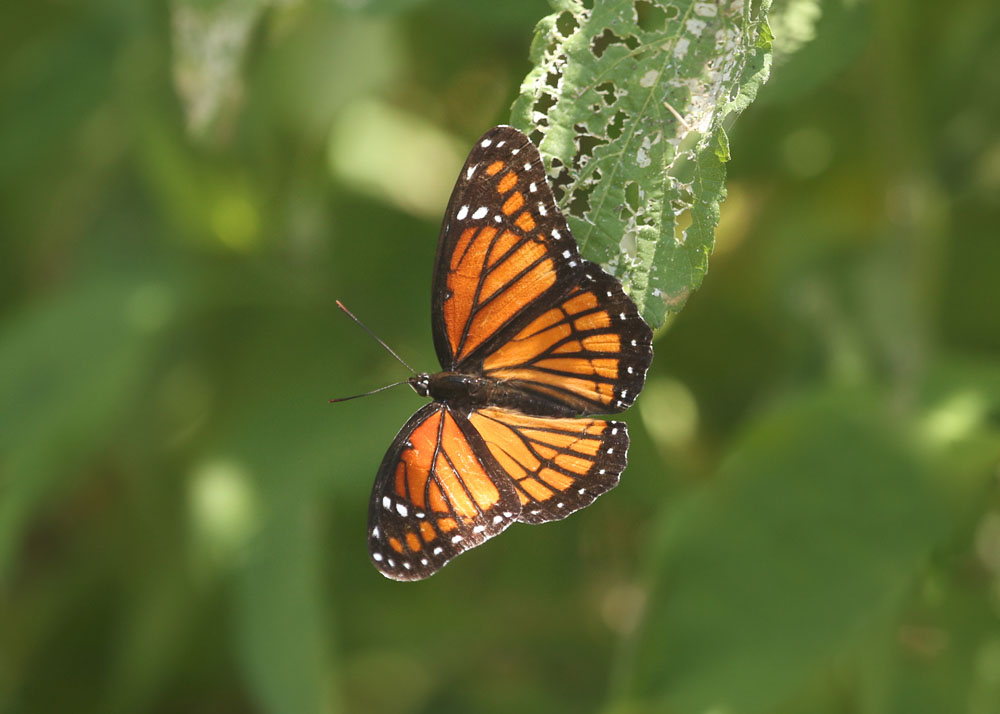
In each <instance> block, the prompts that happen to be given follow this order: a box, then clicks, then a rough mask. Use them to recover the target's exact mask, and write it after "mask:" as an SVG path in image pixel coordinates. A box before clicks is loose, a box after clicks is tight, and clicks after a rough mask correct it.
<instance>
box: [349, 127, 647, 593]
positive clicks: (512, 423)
mask: <svg viewBox="0 0 1000 714" xmlns="http://www.w3.org/2000/svg"><path fill="white" fill-rule="evenodd" d="M341 307H343V306H341ZM431 308H432V321H433V324H432V329H433V335H434V347H435V349H436V351H437V355H438V360H439V361H440V363H441V366H442V371H441V372H438V373H436V374H417V375H416V376H414V377H411V378H410V379H408V380H407V383H408V384H409V385H410V386H411V387H412V388H413V389H414V390H415V391H416V392H417V393H418V394H419V395H421V396H424V397H430V398H432V399H433V400H434V401H433V402H431V403H430V404H428V405H426V406H424V407H423V408H421V409H420V410H418V411H417V413H416V414H414V415H413V416H412V417H411V418H410V420H409V421H407V422H406V424H405V425H404V426H403V428H402V429H401V430H400V432H399V434H397V435H396V438H395V439H393V442H392V444H391V445H390V447H389V450H388V451H387V452H386V455H385V458H384V459H383V460H382V464H381V465H380V466H379V469H378V475H377V476H376V479H375V485H374V488H373V490H372V496H371V501H370V504H369V508H368V551H369V554H370V556H371V559H372V562H373V563H374V565H375V567H376V568H377V569H378V570H379V571H380V572H381V573H382V574H383V575H385V576H386V577H389V578H392V579H395V580H420V579H422V578H426V577H428V576H430V575H433V574H434V573H435V572H437V571H438V570H439V569H440V568H441V567H442V566H444V565H445V564H446V563H447V562H448V561H450V560H451V559H452V558H454V557H455V556H457V555H459V554H460V553H462V552H464V551H466V550H469V549H470V548H473V547H475V546H477V545H479V544H481V543H483V542H484V541H486V540H488V539H489V538H492V537H493V536H495V535H497V534H498V533H500V532H502V531H503V530H505V529H506V528H507V527H508V526H510V525H511V524H512V523H514V522H515V521H517V522H521V523H544V522H546V521H553V520H559V519H561V518H565V517H566V516H568V515H569V514H570V513H573V512H574V511H577V510H579V509H581V508H584V507H585V506H588V505H590V504H591V503H592V502H593V501H594V499H596V498H597V497H598V496H600V495H601V494H602V493H605V492H606V491H608V490H610V489H612V488H614V487H615V486H616V485H617V484H618V479H619V475H620V474H621V472H622V470H623V469H624V468H625V464H626V452H627V450H628V445H629V438H628V431H627V429H626V426H625V423H624V422H618V421H605V420H602V419H592V418H578V417H587V416H591V415H596V414H611V413H616V412H621V411H624V410H625V409H627V408H628V407H629V406H631V405H632V403H633V402H634V401H635V398H636V397H637V396H638V394H639V392H640V390H641V389H642V387H643V383H644V382H645V378H646V370H647V368H648V367H649V364H650V361H651V360H652V357H653V348H652V332H651V330H650V329H649V326H648V325H647V324H646V323H645V322H644V321H643V319H642V317H640V315H639V312H638V310H637V309H636V306H635V303H633V302H632V300H631V299H630V298H629V297H628V296H627V295H626V294H625V291H624V290H623V289H622V286H621V284H620V283H619V282H618V281H617V280H616V279H615V278H613V277H612V276H610V275H608V274H607V273H606V272H604V270H602V269H601V268H600V267H599V266H598V265H597V264H595V263H592V262H590V261H587V260H584V259H583V258H582V257H581V256H580V253H579V251H578V250H577V246H576V241H575V240H574V239H573V236H572V235H571V234H570V231H569V226H568V225H567V224H566V219H565V218H564V217H563V215H562V213H561V212H560V210H559V208H558V207H557V206H556V203H555V198H554V196H553V193H552V189H551V187H550V186H549V183H548V179H547V177H546V175H545V168H544V165H543V164H542V160H541V157H540V156H539V153H538V149H537V148H535V146H534V145H533V144H532V143H531V141H530V140H529V139H528V137H527V136H525V135H524V134H523V133H521V132H520V131H518V130H517V129H514V128H513V127H509V126H497V127H494V128H493V129H490V130H489V131H488V132H486V134H484V135H483V136H482V137H481V138H480V139H479V141H477V142H476V144H475V146H474V147H473V149H472V151H471V152H470V154H469V157H468V159H467V160H466V162H465V165H464V166H463V167H462V171H461V173H460V174H459V177H458V181H457V183H456V184H455V189H454V191H453V192H452V195H451V199H450V200H449V202H448V208H447V212H446V214H445V219H444V223H443V225H442V228H441V235H440V238H439V240H438V251H437V258H436V260H435V265H434V277H433V284H432V305H431ZM345 312H346V308H345ZM348 314H349V315H350V313H348ZM351 317H353V315H351ZM355 319H356V318H355ZM379 341H380V342H381V340H379ZM383 344H384V343H383ZM390 351H391V350H390ZM393 354H395V353H393ZM401 361H402V360H401ZM404 364H405V363H404Z"/></svg>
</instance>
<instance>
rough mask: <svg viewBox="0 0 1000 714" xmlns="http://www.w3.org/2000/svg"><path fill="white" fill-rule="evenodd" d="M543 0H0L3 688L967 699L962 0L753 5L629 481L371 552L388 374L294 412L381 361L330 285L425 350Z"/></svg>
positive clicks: (113, 692) (183, 708)
mask: <svg viewBox="0 0 1000 714" xmlns="http://www.w3.org/2000/svg"><path fill="white" fill-rule="evenodd" d="M220 7H221V8H222V9H223V10H225V12H226V13H228V14H226V15H225V21H224V22H221V23H218V25H217V26H215V27H214V30H212V31H207V30H204V28H203V27H201V26H199V24H198V17H202V16H203V15H199V13H210V12H213V11H219V8H220ZM234 8H236V9H234ZM548 11H549V8H548V5H547V4H546V3H544V2H542V1H541V0H537V1H535V0H531V1H529V0H519V1H518V2H505V3H502V4H501V3H493V2H485V0H484V1H482V2H480V1H477V2H467V1H460V0H437V1H430V0H427V1H425V2H418V1H416V0H410V1H405V0H397V1H396V2H381V3H377V2H370V3H364V2H346V1H345V2H343V3H337V2H332V0H327V1H323V2H320V1H319V0H316V1H314V2H283V3H275V4H263V3H247V4H241V3H222V4H220V3H218V2H207V1H205V2H189V3H181V2H176V3H172V4H164V3H154V2H135V1H134V0H94V1H92V2H87V3H67V2H54V1H46V2H27V1H26V0H9V1H8V2H6V3H5V4H4V9H3V20H2V22H0V249H2V253H0V300H2V302H0V712H3V713H4V714H6V713H7V712H14V713H18V714H20V713H22V712H24V713H31V714H34V713H35V712H68V711H72V712H113V713H116V712H262V713H267V714H270V713H272V712H273V713H288V714H296V713H299V712H302V713H307V712H339V711H345V712H379V713H381V712H387V713H397V712H398V713H403V712H442V713H443V712H452V711H455V712H458V711H463V712H515V711H517V712H581V711H585V712H614V713H615V714H626V713H627V714H632V713H633V712H636V713H638V712H647V711H650V712H651V711H658V712H659V711H662V712H671V713H677V714H687V713H689V712H690V713H692V714H741V713H744V712H774V713H778V714H783V713H785V712H788V713H791V712H818V713H820V714H824V713H830V714H833V713H848V712H863V713H875V712H900V713H906V714H920V713H923V712H926V713H927V714H952V713H955V712H968V713H969V714H990V713H995V712H997V711H1000V619H998V617H1000V498H998V494H997V490H996V478H997V462H998V458H1000V362H998V356H1000V309H998V308H1000V300H998V285H997V283H998V278H1000V239H998V237H1000V231H998V219H1000V210H998V209H1000V132H998V127H1000V72H998V71H997V68H998V67H1000V41H998V40H997V38H998V37H1000V11H998V9H997V6H996V5H995V3H992V2H986V1H983V2H973V1H963V0H958V1H957V2H952V3H948V4H947V5H946V6H945V5H942V4H941V3H937V2H929V1H922V2H903V0H877V1H872V2H860V1H859V2H843V3H841V2H828V3H823V4H822V5H821V6H818V5H816V4H814V3H811V2H801V1H794V0H789V2H787V3H783V4H778V5H776V6H775V9H774V14H773V16H772V20H773V27H774V32H775V38H776V40H775V48H776V55H775V65H774V69H773V72H772V77H771V80H770V81H769V83H768V84H767V85H766V86H765V88H764V89H763V90H762V91H761V93H760V96H759V98H758V101H757V102H755V103H754V104H753V105H751V106H750V108H749V109H748V110H747V111H746V112H745V113H744V114H743V116H742V117H741V118H740V119H739V121H738V122H737V123H736V124H735V125H734V126H733V127H732V128H731V131H730V144H731V148H732V154H733V160H732V162H731V163H730V165H729V180H728V189H729V198H728V199H727V201H726V202H725V203H724V205H723V211H722V222H721V224H720V226H719V229H718V233H717V247H716V251H715V254H714V256H713V258H712V261H711V269H710V271H709V273H708V276H707V277H706V279H705V282H704V285H703V287H702V288H701V289H700V290H699V291H698V292H697V293H695V294H694V295H693V296H692V298H691V300H690V302H689V304H688V305H687V307H686V308H685V309H684V310H683V311H682V312H681V314H680V315H679V316H678V317H677V318H676V320H674V321H673V322H672V324H670V325H668V327H667V328H665V329H664V330H662V331H661V333H660V334H659V335H658V338H657V341H656V343H655V350H656V358H655V361H654V364H653V367H652V369H651V370H650V373H649V381H648V384H647V388H646V390H645V392H644V393H643V395H642V397H641V398H640V399H639V402H638V404H637V406H636V408H634V409H633V410H631V412H630V413H629V414H628V421H629V424H630V426H631V434H632V447H631V450H630V464H629V467H628V468H627V470H626V471H625V473H624V475H623V478H622V483H621V485H620V486H619V487H618V488H617V489H616V490H615V491H613V492H612V493H610V494H608V495H607V496H605V497H603V498H601V499H600V500H599V501H598V502H597V503H595V504H594V505H593V506H591V507H590V508H588V509H586V510H585V511H583V512H581V513H578V514H576V515H574V516H573V517H571V518H570V519H568V520H567V521H565V522H560V523H554V524H548V525H544V526H515V527H513V528H511V529H510V530H509V531H507V532H506V533H505V534H504V535H503V536H502V537H500V538H497V539H496V540H494V541H492V542H490V543H488V544H486V545H485V546H483V547H481V548H478V549H476V550H475V551H473V552H471V553H468V554H466V555H464V556H462V557H461V558H459V559H458V560H457V561H456V562H454V563H453V564H451V565H449V566H448V567H447V568H445V569H444V570H443V571H441V572H440V573H439V574H437V575H435V576H434V577H433V578H431V579H430V580H428V581H425V582H420V583H415V584H400V583H394V582H390V581H388V580H385V579H384V578H383V577H382V576H380V575H379V574H378V573H377V572H376V571H375V570H374V569H373V568H372V567H371V565H370V564H369V562H368V556H367V553H366V549H365V536H364V533H365V518H366V513H367V507H368V503H367V501H368V495H369V491H370V488H371V483H372V479H373V476H374V472H375V469H376V467H377V465H378V463H379V461H380V460H381V458H382V455H383V453H384V450H385V448H386V447H387V446H388V444H389V442H390V440H391V439H392V437H393V436H394V434H395V432H396V430H397V429H398V428H399V426H401V425H402V423H403V422H404V421H405V419H406V418H407V416H408V415H409V414H410V413H412V412H413V411H414V410H415V409H416V408H417V407H418V406H419V404H420V403H421V402H420V400H419V399H418V398H417V397H416V396H415V395H413V394H412V393H411V392H410V391H409V390H407V389H405V388H400V389H398V390H393V391H390V392H387V393H384V394H380V395H378V396H373V397H370V398H368V399H366V400H364V401H356V402H349V403H346V404H338V405H329V404H327V403H326V400H327V399H328V398H330V397H336V396H345V395H348V394H353V393H356V392H360V391H364V390H367V389H370V388H374V387H377V386H380V385H382V384H385V383H388V382H391V381H396V380H399V379H403V378H405V377H406V376H407V375H406V372H405V371H404V370H403V368H402V367H401V366H400V365H399V364H397V363H396V362H395V361H394V360H392V358H391V357H389V356H388V355H387V354H385V353H384V352H382V351H381V350H380V349H379V348H378V346H377V345H375V344H374V343H373V342H372V341H371V340H370V339H369V338H368V337H367V336H365V334H364V333H363V332H362V331H361V330H359V329H358V328H357V327H355V326H353V325H352V324H351V323H350V322H349V321H348V320H347V319H346V318H345V317H344V316H343V315H341V314H340V313H339V312H338V311H337V309H336V307H335V305H334V300H335V299H340V300H342V301H344V302H345V303H346V304H347V305H348V306H349V307H351V308H352V309H353V310H354V311H355V312H356V313H357V314H358V315H359V316H360V317H361V318H362V319H364V320H365V321H366V322H367V323H368V324H369V325H370V326H371V327H372V328H373V329H375V330H376V331H377V332H378V333H379V334H380V335H381V336H382V337H383V338H384V339H385V340H386V341H388V342H389V343H390V344H391V345H392V346H393V347H394V348H395V349H396V350H397V351H399V352H400V353H401V354H402V355H403V356H404V357H405V358H406V359H407V361H409V362H410V363H411V364H414V366H416V367H418V368H420V369H425V370H433V369H434V368H435V367H436V365H435V360H434V353H433V348H432V343H431V337H430V329H429V324H430V323H429V311H430V296H429V294H428V290H429V284H430V269H431V265H432V262H433V256H434V250H435V242H436V238H437V232H438V227H439V221H440V214H441V212H442V210H443V207H444V201H445V200H446V198H447V195H448V192H449V191H450V187H451V183H452V182H453V180H454V177H455V175H456V173H457V170H458V168H459V166H460V165H461V161H462V160H463V158H464V152H465V151H466V150H467V149H468V147H469V146H470V145H471V142H472V141H473V140H474V139H475V138H476V137H477V136H479V134H481V133H482V132H483V131H485V130H486V129H487V128H488V127H490V126H492V125H493V124H496V123H500V122H503V121H506V120H507V119H508V117H509V114H508V111H509V107H510V103H511V101H512V100H513V99H514V97H515V96H516V94H517V90H518V86H519V82H520V80H521V78H522V77H524V75H525V74H526V73H527V71H528V70H529V69H530V67H529V65H528V61H527V52H528V47H529V44H530V41H531V35H532V27H533V25H534V23H535V22H536V21H537V20H538V19H539V18H540V17H541V16H542V15H544V14H545V13H547V12H548ZM199 28H201V29H199ZM241 28H242V29H241ZM244 42H245V51H244V45H243V44H242V43H244ZM178 87H180V90H178Z"/></svg>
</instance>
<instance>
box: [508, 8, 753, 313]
mask: <svg viewBox="0 0 1000 714" xmlns="http://www.w3.org/2000/svg"><path fill="white" fill-rule="evenodd" d="M553 6H554V7H555V8H556V9H557V10H558V12H557V13H555V14H553V15H549V16H548V17H546V18H544V19H543V20H542V21H541V22H540V23H539V24H538V27H537V30H536V35H535V39H534V42H533V43H532V49H531V59H532V62H533V63H534V65H535V68H534V69H533V70H532V71H531V72H530V73H529V74H528V76H527V77H526V78H525V80H524V83H523V84H522V86H521V94H520V96H519V97H518V99H517V100H516V102H515V103H514V107H513V110H512V121H513V123H514V125H515V126H518V127H520V128H521V129H523V130H525V131H528V132H529V133H530V134H532V136H533V138H535V139H536V140H537V141H538V143H539V148H540V149H541V152H542V156H543V157H544V158H545V160H546V162H547V164H548V169H549V176H550V177H551V178H552V180H553V185H554V186H555V189H556V197H557V200H558V202H559V205H560V207H561V208H562V209H563V211H564V212H565V213H566V214H567V219H568V221H569V224H570V228H571V229H572V230H573V234H574V235H575V236H576V240H577V242H578V243H579V244H580V250H581V252H582V253H583V255H584V256H585V257H587V258H589V259H591V260H594V261H596V262H598V263H601V264H602V265H603V266H604V267H605V268H606V269H608V270H609V271H610V272H612V273H613V274H615V275H616V276H617V277H618V278H619V279H621V280H622V282H623V284H624V285H625V287H626V289H627V290H628V291H629V293H630V294H631V295H632V297H633V298H634V299H635V301H636V304H637V305H638V306H639V309H640V311H641V312H642V315H643V317H644V318H645V319H646V321H647V322H649V323H650V324H651V325H653V326H654V327H657V326H660V325H662V324H663V323H664V322H665V320H666V319H667V316H668V314H669V313H671V312H676V311H677V310H679V309H680V308H681V306H682V305H683V304H684V302H685V300H686V299H687V296H688V295H689V294H690V293H691V291H692V290H694V289H695V288H696V287H698V285H699V284H700V283H701V280H702V278H703V276H704V274H705V272H706V270H707V268H708V256H709V254H710V253H711V250H712V246H713V243H714V233H715V225H716V223H718V217H719V203H720V201H721V200H722V199H723V198H724V196H725V187H724V183H723V180H724V178H725V169H724V164H725V162H726V161H727V160H728V158H729V150H728V144H727V140H726V135H725V131H724V130H723V123H724V122H725V121H726V120H727V119H731V118H732V117H733V116H734V115H735V114H738V113H739V112H740V111H742V110H743V109H744V108H745V107H746V106H747V105H748V104H749V103H750V101H752V100H753V98H754V96H755V95H756V92H757V89H758V87H760V85H761V84H762V83H763V82H764V80H765V79H766V78H767V74H768V70H769V67H770V44H771V34H770V30H769V29H768V26H767V22H766V19H765V18H766V13H767V9H768V7H769V6H770V0H760V1H759V2H757V3H749V2H747V3H744V2H743V0H736V1H734V2H727V3H720V4H716V3H708V2H693V1H692V0H686V1H685V0H681V1H679V2H670V3H667V2H663V1H661V0H655V1H649V2H646V1H643V0H640V1H639V2H635V3H633V2H632V1H631V0H627V1H626V0H618V1H615V2H600V3H595V4H594V7H593V8H587V7H585V6H584V5H583V3H581V2H579V1H578V0H553Z"/></svg>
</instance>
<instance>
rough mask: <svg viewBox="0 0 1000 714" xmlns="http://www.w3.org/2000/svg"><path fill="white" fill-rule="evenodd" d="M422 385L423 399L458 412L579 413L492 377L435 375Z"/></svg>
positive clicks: (552, 414) (430, 376)
mask: <svg viewBox="0 0 1000 714" xmlns="http://www.w3.org/2000/svg"><path fill="white" fill-rule="evenodd" d="M425 384H426V385H427V386H426V390H427V391H426V394H425V396H428V397H430V398H432V399H434V400H435V401H438V402H444V403H445V404H448V405H449V406H452V407H457V408H460V409H479V408H482V407H499V408H502V409H513V410H515V411H518V412H521V413H522V414H531V415H533V416H553V417H566V416H578V415H579V414H580V413H581V412H580V410H579V409H577V408H576V407H573V406H569V405H567V404H565V403H563V402H560V401H556V400H552V399H547V398H545V397H544V396H542V395H537V394H531V393H528V392H525V391H523V390H521V389H518V388H517V387H515V386H512V385H511V384H510V383H508V382H507V381H506V380H502V379H496V378H495V377H480V376H475V375H471V374H462V373H460V372H438V373H437V374H431V375H427V380H426V382H425ZM418 393H423V392H422V391H418Z"/></svg>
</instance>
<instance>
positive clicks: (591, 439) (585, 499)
mask: <svg viewBox="0 0 1000 714" xmlns="http://www.w3.org/2000/svg"><path fill="white" fill-rule="evenodd" d="M469 421H470V422H471V423H472V425H473V426H474V427H475V428H476V430H477V431H478V432H479V433H480V435H481V436H482V438H483V441H485V442H486V446H487V447H488V448H489V450H490V452H491V453H492V455H493V457H494V458H495V459H496V461H497V462H498V463H499V464H500V466H501V468H503V469H504V471H506V473H507V474H508V475H509V476H510V477H511V480H512V483H513V484H514V488H515V490H516V492H517V496H518V498H519V500H520V506H521V513H520V516H518V518H517V520H519V521H521V522H523V523H544V522H546V521H554V520H559V519H560V518H565V517H566V516H568V515H569V514H570V513H573V511H577V510H579V509H581V508H584V507H585V506H589V505H590V504H591V503H593V501H594V499H595V498H597V497H598V496H600V495H601V494H602V493H604V492H606V491H609V490H611V489H612V488H614V487H615V486H616V485H617V484H618V477H619V476H620V474H621V472H622V470H623V469H624V468H625V464H626V461H627V452H628V430H627V429H626V427H625V423H624V422H617V421H602V420H600V419H572V418H565V419H553V418H546V417H533V416H526V415H524V414H520V413H518V412H513V411H508V410H504V409H496V408H487V409H478V410H476V411H473V412H472V413H471V414H470V415H469Z"/></svg>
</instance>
